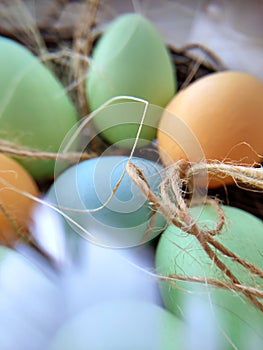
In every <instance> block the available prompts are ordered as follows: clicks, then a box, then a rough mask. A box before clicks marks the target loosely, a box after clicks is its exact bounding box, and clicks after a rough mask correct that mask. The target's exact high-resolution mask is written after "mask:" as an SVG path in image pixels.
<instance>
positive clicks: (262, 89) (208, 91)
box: [157, 71, 263, 187]
mask: <svg viewBox="0 0 263 350" xmlns="http://www.w3.org/2000/svg"><path fill="white" fill-rule="evenodd" d="M262 94H263V82H262V81H260V80H259V79H258V78H257V77H255V76H253V75H251V74H249V73H243V72H238V71H225V72H217V73H213V74H210V75H208V76H206V77H203V78H201V79H198V80H197V81H195V82H194V83H192V84H190V85H189V86H188V87H187V88H185V89H183V90H181V91H180V92H179V93H178V94H176V96H175V97H174V98H173V99H172V101H171V102H170V103H169V104H168V105H167V107H166V110H167V111H168V112H170V113H164V114H163V116H162V117H161V120H160V123H159V126H158V133H157V138H158V145H159V149H160V154H161V158H162V160H163V162H164V164H166V165H169V164H172V163H173V162H174V161H176V160H178V159H188V156H187V154H186V152H185V149H184V148H182V147H180V144H179V143H178V142H177V141H178V131H177V127H176V123H174V122H173V115H174V116H176V117H177V118H180V119H181V120H182V121H183V122H184V123H185V124H186V125H187V126H188V127H189V129H191V131H192V132H193V134H194V135H195V136H196V138H197V139H198V141H199V143H200V146H201V147H202V149H203V152H204V155H205V158H206V160H207V161H208V162H211V161H216V162H222V161H224V162H232V163H235V164H243V165H253V164H254V163H255V162H259V161H260V160H261V158H260V155H262V153H263V141H262V128H263V100H262ZM197 161H198V159H197ZM231 182H233V179H232V178H230V177H224V178H223V177H219V176H212V175H211V177H210V183H209V187H218V186H220V185H223V184H229V183H231Z"/></svg>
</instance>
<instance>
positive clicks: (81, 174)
mask: <svg viewBox="0 0 263 350" xmlns="http://www.w3.org/2000/svg"><path fill="white" fill-rule="evenodd" d="M128 159H129V158H128V157H126V156H104V157H103V156H101V157H98V158H93V159H89V160H87V161H83V162H81V163H79V164H78V165H75V166H72V167H71V168H69V169H67V170H66V171H65V172H63V173H62V174H61V175H60V176H59V177H58V178H57V179H56V180H55V183H54V185H53V186H52V188H51V189H50V191H49V193H48V195H47V199H49V200H50V201H51V203H52V202H54V203H58V205H59V208H60V209H61V210H62V211H63V212H64V214H66V215H68V218H66V220H67V221H68V223H69V224H70V225H71V226H72V228H73V229H74V230H75V231H77V232H78V233H79V234H81V235H83V236H84V237H85V238H87V239H90V240H91V241H92V242H95V243H97V244H101V245H105V246H118V247H128V246H133V245H139V244H141V243H143V242H145V241H148V240H150V239H152V238H154V237H155V236H157V235H158V234H159V233H160V232H161V231H162V230H163V228H164V226H165V224H166V223H165V219H164V217H163V216H162V215H161V214H160V213H158V212H157V213H156V215H155V214H154V213H155V210H153V208H151V205H150V203H149V201H148V200H147V199H146V198H145V197H144V195H143V194H142V192H141V190H140V189H139V188H138V187H137V186H136V185H135V184H134V183H133V181H132V180H131V178H130V176H129V175H128V174H127V173H123V171H124V170H125V166H126V164H127V162H128ZM132 161H133V162H134V163H135V164H136V165H137V166H138V167H139V168H140V169H141V170H142V171H143V173H144V175H145V177H146V179H147V181H148V182H149V184H150V186H151V188H152V190H153V191H154V192H156V193H158V191H159V183H160V181H161V179H162V171H163V168H162V167H161V166H160V165H159V164H157V163H154V162H151V161H148V160H146V159H143V158H136V157H134V158H133V159H132ZM122 175H124V176H123V178H122ZM119 181H120V183H119V186H118V188H117V187H116V186H117V184H118V182H119ZM112 193H113V194H114V195H113V196H112ZM153 215H154V217H153ZM70 219H73V220H74V221H75V222H77V223H78V225H80V226H81V227H78V226H76V225H75V224H74V223H72V222H71V221H70ZM81 228H84V229H85V230H84V231H83V230H82V229H81ZM148 229H149V231H148ZM147 232H148V233H147ZM145 235H146V236H145Z"/></svg>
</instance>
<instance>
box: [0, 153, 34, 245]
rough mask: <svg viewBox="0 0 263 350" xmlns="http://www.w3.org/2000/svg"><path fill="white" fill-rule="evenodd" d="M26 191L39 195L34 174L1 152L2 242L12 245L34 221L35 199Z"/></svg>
mask: <svg viewBox="0 0 263 350" xmlns="http://www.w3.org/2000/svg"><path fill="white" fill-rule="evenodd" d="M19 191H24V192H26V193H29V194H30V195H33V196H38V194H39V193H38V188H37V185H36V183H35V181H34V179H33V178H32V176H31V175H30V174H29V173H28V172H27V171H26V170H25V169H24V168H23V167H22V166H21V165H20V164H19V163H18V162H16V161H15V160H13V159H11V158H8V157H6V156H5V155H3V154H0V209H1V210H0V243H1V244H7V245H12V244H13V243H14V242H15V241H16V240H18V238H19V235H20V234H25V233H26V232H27V231H28V229H29V227H30V225H31V223H32V212H33V208H34V201H33V200H32V199H30V198H27V197H26V196H25V195H24V194H23V193H21V192H19Z"/></svg>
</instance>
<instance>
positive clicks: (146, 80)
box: [87, 13, 177, 143]
mask: <svg viewBox="0 0 263 350" xmlns="http://www.w3.org/2000/svg"><path fill="white" fill-rule="evenodd" d="M174 70H175V69H174V66H173V63H172V60H171V57H170V55H169V52H168V50H167V48H166V46H165V43H164V40H163V39H162V37H161V35H160V34H159V32H158V31H157V30H156V28H155V27H154V26H153V25H152V24H151V22H149V21H148V20H147V19H146V18H144V17H143V16H142V15H139V14H133V13H131V14H124V15H122V16H119V17H118V18H117V19H116V20H114V21H113V22H112V23H111V24H110V25H109V27H108V28H107V29H106V31H105V32H104V34H102V36H101V38H100V39H99V41H98V43H97V44H96V45H95V48H94V51H93V55H92V60H91V64H90V66H89V71H88V75H87V96H88V101H89V104H90V107H91V110H95V109H97V108H98V107H100V106H101V105H102V104H103V103H105V102H106V101H108V100H109V99H110V98H112V97H115V96H120V95H128V96H135V97H139V98H142V99H145V100H147V101H148V102H149V103H150V104H154V105H157V106H161V107H164V106H165V105H166V104H167V103H168V102H169V101H170V100H171V98H172V97H173V96H174V94H175V91H176V88H177V82H176V78H175V72H174ZM111 117H112V118H113V116H111ZM114 121H115V122H116V124H120V123H121V122H122V119H121V116H120V115H117V116H116V117H115V119H114ZM130 122H131V123H132V122H135V123H137V124H138V122H139V120H138V117H137V116H136V115H135V116H134V117H133V119H131V120H130ZM94 125H95V126H96V128H97V129H98V130H99V131H101V129H102V128H103V124H101V122H100V121H99V120H96V119H94ZM127 130H128V129H127V128H125V127H124V128H123V137H124V138H127V137H126V133H127V132H128V131H127ZM102 135H103V136H104V137H105V138H106V139H107V140H108V141H109V142H110V143H114V140H115V138H114V135H113V134H111V135H109V134H104V133H102Z"/></svg>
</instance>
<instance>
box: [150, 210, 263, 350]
mask: <svg viewBox="0 0 263 350" xmlns="http://www.w3.org/2000/svg"><path fill="white" fill-rule="evenodd" d="M222 208H223V210H224V213H225V216H226V223H225V225H224V227H223V229H222V230H221V232H220V233H219V234H217V235H216V239H217V240H218V241H219V242H221V243H222V244H224V245H225V246H226V247H227V248H228V249H230V250H231V251H233V252H235V253H236V254H238V255H239V256H240V257H241V258H243V259H246V260H247V261H248V262H250V263H252V264H254V265H257V266H258V267H259V268H261V269H263V259H262V256H263V221H261V220H260V219H258V218H257V217H255V216H253V215H251V214H249V213H247V212H245V211H243V210H240V209H237V208H234V207H230V206H222ZM192 213H193V214H197V213H200V207H195V208H192ZM216 218H217V216H216V211H215V209H214V208H213V207H212V206H205V207H204V208H203V210H202V212H201V215H200V216H199V217H198V219H197V220H198V223H199V225H203V226H204V225H205V226H206V227H208V228H212V227H214V225H215V222H216ZM217 254H218V257H219V258H220V259H221V261H222V262H224V263H225V265H226V266H227V267H228V268H229V269H230V270H231V271H232V273H233V274H234V275H235V276H236V277H237V278H238V279H239V281H240V283H241V284H243V285H245V286H248V287H257V288H259V289H261V290H262V286H263V279H262V278H260V277H259V276H257V275H255V274H252V273H251V272H249V271H248V270H246V269H245V268H244V267H242V266H241V265H239V264H238V263H237V262H236V261H235V260H234V259H231V258H229V257H227V256H226V255H224V254H222V253H220V252H217ZM156 268H157V271H158V273H160V274H162V275H166V276H167V275H169V274H180V275H184V276H197V277H203V278H205V279H206V278H214V279H219V280H221V281H226V282H227V281H229V279H228V278H227V277H225V276H224V275H223V273H222V271H220V270H219V268H218V267H217V266H216V265H215V262H214V261H211V260H210V258H209V257H208V255H207V254H206V253H205V252H204V250H203V248H202V247H201V245H200V244H199V242H198V241H197V239H196V238H195V237H194V236H192V235H190V234H188V233H185V232H182V231H181V230H179V229H178V228H177V227H175V226H169V227H168V228H167V229H166V231H165V232H164V233H163V235H162V237H161V239H160V241H159V243H158V247H157V251H156ZM160 290H161V294H162V298H163V300H164V303H165V305H166V307H167V308H168V309H169V310H171V311H172V312H173V313H175V314H177V315H180V316H181V317H184V318H189V319H191V317H193V316H192V315H193V314H195V311H194V310H195V309H196V310H198V316H197V317H199V318H200V320H201V319H202V314H203V315H205V317H203V319H205V320H206V324H209V325H210V326H211V325H212V324H213V326H214V328H215V329H216V331H218V332H219V334H220V342H221V345H220V346H218V349H224V350H225V349H239V350H246V349H253V350H254V349H262V348H263V334H262V329H263V312H261V311H260V310H259V309H258V308H256V307H255V306H254V305H252V304H251V303H250V302H249V301H248V299H247V298H245V297H244V295H243V294H242V293H240V292H236V291H232V290H229V289H228V288H226V289H222V288H217V287H213V286H211V285H210V286H209V284H205V283H204V284H202V283H197V282H182V281H181V282H179V281H176V282H175V283H174V284H171V283H168V282H167V281H166V282H160ZM259 300H260V299H259ZM260 301H261V302H262V299H261V300H260ZM190 306H191V307H190ZM199 323H200V322H199Z"/></svg>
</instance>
